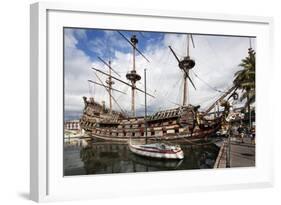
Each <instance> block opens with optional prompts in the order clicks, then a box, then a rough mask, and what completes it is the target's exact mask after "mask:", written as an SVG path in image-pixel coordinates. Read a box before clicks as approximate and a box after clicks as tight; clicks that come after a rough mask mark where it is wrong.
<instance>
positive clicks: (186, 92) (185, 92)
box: [182, 34, 189, 106]
mask: <svg viewBox="0 0 281 205" xmlns="http://www.w3.org/2000/svg"><path fill="white" fill-rule="evenodd" d="M186 43H187V45H186V56H187V58H189V34H187V35H186ZM188 75H189V70H187V71H186V72H184V73H183V102H182V105H183V106H184V105H188V104H189V90H188V81H187V76H188Z"/></svg>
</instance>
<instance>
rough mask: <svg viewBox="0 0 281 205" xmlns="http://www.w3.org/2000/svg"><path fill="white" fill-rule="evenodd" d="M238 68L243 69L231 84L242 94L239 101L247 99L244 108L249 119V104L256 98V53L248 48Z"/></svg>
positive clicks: (236, 74) (237, 73)
mask: <svg viewBox="0 0 281 205" xmlns="http://www.w3.org/2000/svg"><path fill="white" fill-rule="evenodd" d="M239 66H241V67H242V68H243V69H242V70H239V71H237V72H236V73H235V75H234V76H235V79H234V81H233V83H234V84H235V85H236V86H237V87H238V89H240V90H242V92H243V94H242V96H241V97H240V100H241V101H242V100H244V99H247V100H246V103H245V107H247V110H248V113H249V117H250V112H251V111H250V104H252V103H253V102H255V97H256V92H255V90H256V89H255V88H256V83H255V79H256V52H255V51H254V50H253V49H252V48H249V51H248V56H247V57H246V58H244V59H242V62H241V63H240V64H239Z"/></svg>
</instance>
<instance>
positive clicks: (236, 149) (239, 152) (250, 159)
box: [214, 138, 256, 168]
mask: <svg viewBox="0 0 281 205" xmlns="http://www.w3.org/2000/svg"><path fill="white" fill-rule="evenodd" d="M255 150H256V149H255V144H254V143H253V142H252V141H251V139H250V138H244V140H243V142H241V141H240V139H239V140H238V139H236V138H232V139H231V143H230V167H253V166H255V153H256V152H255ZM227 152H228V142H227V140H225V141H224V143H223V145H222V146H221V148H220V152H219V154H218V157H217V159H216V162H215V165H214V168H226V164H227Z"/></svg>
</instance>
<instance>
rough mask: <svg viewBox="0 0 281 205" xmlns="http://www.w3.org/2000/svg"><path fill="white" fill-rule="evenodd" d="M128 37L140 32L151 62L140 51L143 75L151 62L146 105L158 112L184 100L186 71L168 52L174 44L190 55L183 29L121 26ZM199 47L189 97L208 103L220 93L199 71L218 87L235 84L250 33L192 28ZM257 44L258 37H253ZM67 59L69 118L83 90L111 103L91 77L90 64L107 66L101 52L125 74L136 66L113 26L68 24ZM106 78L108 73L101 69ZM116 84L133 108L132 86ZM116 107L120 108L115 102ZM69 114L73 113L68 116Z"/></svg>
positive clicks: (138, 58) (76, 110)
mask: <svg viewBox="0 0 281 205" xmlns="http://www.w3.org/2000/svg"><path fill="white" fill-rule="evenodd" d="M121 32H122V34H124V35H125V36H126V37H127V38H128V39H129V38H130V37H131V35H132V34H135V35H137V38H138V40H139V43H138V45H137V46H138V48H139V50H141V51H142V53H144V55H145V56H146V57H147V58H148V59H149V60H150V63H148V62H147V61H146V60H145V59H144V58H143V57H142V56H140V55H139V54H137V56H136V70H137V72H138V73H139V74H140V75H141V76H143V70H144V68H147V85H148V91H149V92H150V93H151V94H154V95H155V96H156V98H155V99H152V98H149V99H148V110H149V111H150V112H155V111H158V110H161V109H167V108H172V107H175V106H176V103H178V104H180V103H181V102H182V89H183V80H182V78H183V77H182V76H183V73H182V71H181V70H180V69H179V68H178V63H177V61H176V60H175V58H174V56H173V55H172V53H171V52H170V50H169V48H168V46H169V45H171V46H172V48H173V49H174V50H175V52H176V53H177V55H178V57H179V58H183V57H184V56H185V55H186V45H187V37H186V35H185V34H172V33H157V32H128V31H121ZM193 39H194V42H195V48H193V47H191V48H190V56H191V58H193V59H194V60H195V61H196V66H195V67H194V68H193V69H192V71H191V74H190V76H191V78H192V79H193V82H194V83H195V85H196V88H197V89H196V90H195V89H193V88H192V87H191V86H190V85H189V89H188V90H189V92H188V96H189V97H188V99H189V103H190V104H193V105H198V104H200V105H201V108H202V109H204V108H206V107H208V105H210V104H211V103H212V102H213V101H214V100H215V99H217V98H218V96H219V95H220V93H218V92H216V91H214V90H213V89H211V88H210V87H209V86H207V85H206V83H204V82H203V81H201V80H200V79H198V78H196V76H195V74H194V73H196V75H198V76H199V77H200V78H201V79H203V80H204V81H205V82H207V83H208V84H210V85H212V86H213V87H215V88H216V89H219V90H226V89H227V88H229V87H230V86H231V85H232V80H233V77H234V73H235V72H236V71H238V70H240V69H241V67H239V66H238V65H239V63H240V61H241V59H242V58H244V57H245V56H247V52H248V48H249V37H234V36H216V35H198V34H193ZM251 42H252V46H253V48H255V44H256V42H255V38H251ZM64 47H65V49H64V50H65V53H64V64H65V114H66V116H65V117H66V118H77V117H78V116H79V114H80V113H81V111H82V109H83V101H82V96H87V97H89V96H92V97H94V98H95V100H97V101H98V102H101V101H102V100H105V102H106V105H107V106H108V101H109V100H108V95H107V93H106V91H105V90H104V88H102V87H99V86H95V85H93V84H89V83H88V80H89V79H91V80H94V81H98V79H97V78H96V77H95V74H94V72H93V70H92V69H91V67H95V68H98V69H101V70H103V71H105V72H107V71H108V68H107V67H106V66H105V65H104V64H103V63H101V62H100V61H99V60H98V58H97V57H101V58H103V59H104V60H105V61H108V60H111V61H112V67H113V68H114V69H115V70H116V71H117V72H118V73H120V75H121V79H122V80H124V81H126V82H128V81H127V79H126V78H125V75H126V73H127V72H129V71H130V70H131V69H132V53H131V51H132V48H131V46H130V45H129V43H128V42H126V41H125V40H124V39H123V37H122V36H121V35H120V34H119V33H118V32H117V31H113V30H100V29H77V28H65V29H64ZM99 77H100V78H101V79H102V80H103V81H105V80H106V77H105V76H102V75H99ZM143 84H144V83H143V77H142V79H141V81H138V82H137V87H139V88H141V89H143V87H144V86H143ZM114 86H115V88H118V89H119V90H122V91H123V92H126V93H127V95H123V94H119V93H113V95H114V97H115V98H116V99H117V100H118V102H119V104H120V105H121V106H122V108H123V109H124V110H127V111H128V112H129V111H130V103H128V102H130V96H131V92H130V89H129V88H128V86H124V85H123V84H120V83H118V82H115V84H114ZM143 98H144V96H143V95H142V94H141V93H138V92H137V96H136V109H137V113H138V114H139V115H141V114H143V111H144V106H143V104H144V103H143V101H144V100H143ZM113 108H114V109H116V110H118V109H119V108H118V107H117V106H116V105H115V104H113ZM70 116H71V117H70Z"/></svg>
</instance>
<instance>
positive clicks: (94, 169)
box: [64, 141, 219, 176]
mask: <svg viewBox="0 0 281 205" xmlns="http://www.w3.org/2000/svg"><path fill="white" fill-rule="evenodd" d="M177 144H180V146H181V148H182V150H183V152H184V156H185V157H184V159H182V160H169V159H166V160H163V159H154V158H146V157H142V156H138V155H135V154H134V153H132V152H131V151H130V150H129V148H128V145H127V144H125V143H116V142H105V141H96V142H93V141H89V142H88V145H87V146H82V143H79V144H68V143H65V145H64V176H73V175H91V174H110V173H132V172H151V171H168V170H171V171H172V170H192V169H209V168H213V166H214V164H215V160H216V157H217V155H218V152H219V147H218V146H217V145H215V144H213V143H208V142H203V143H198V144H192V145H191V144H190V143H186V142H181V143H179V142H177Z"/></svg>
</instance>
